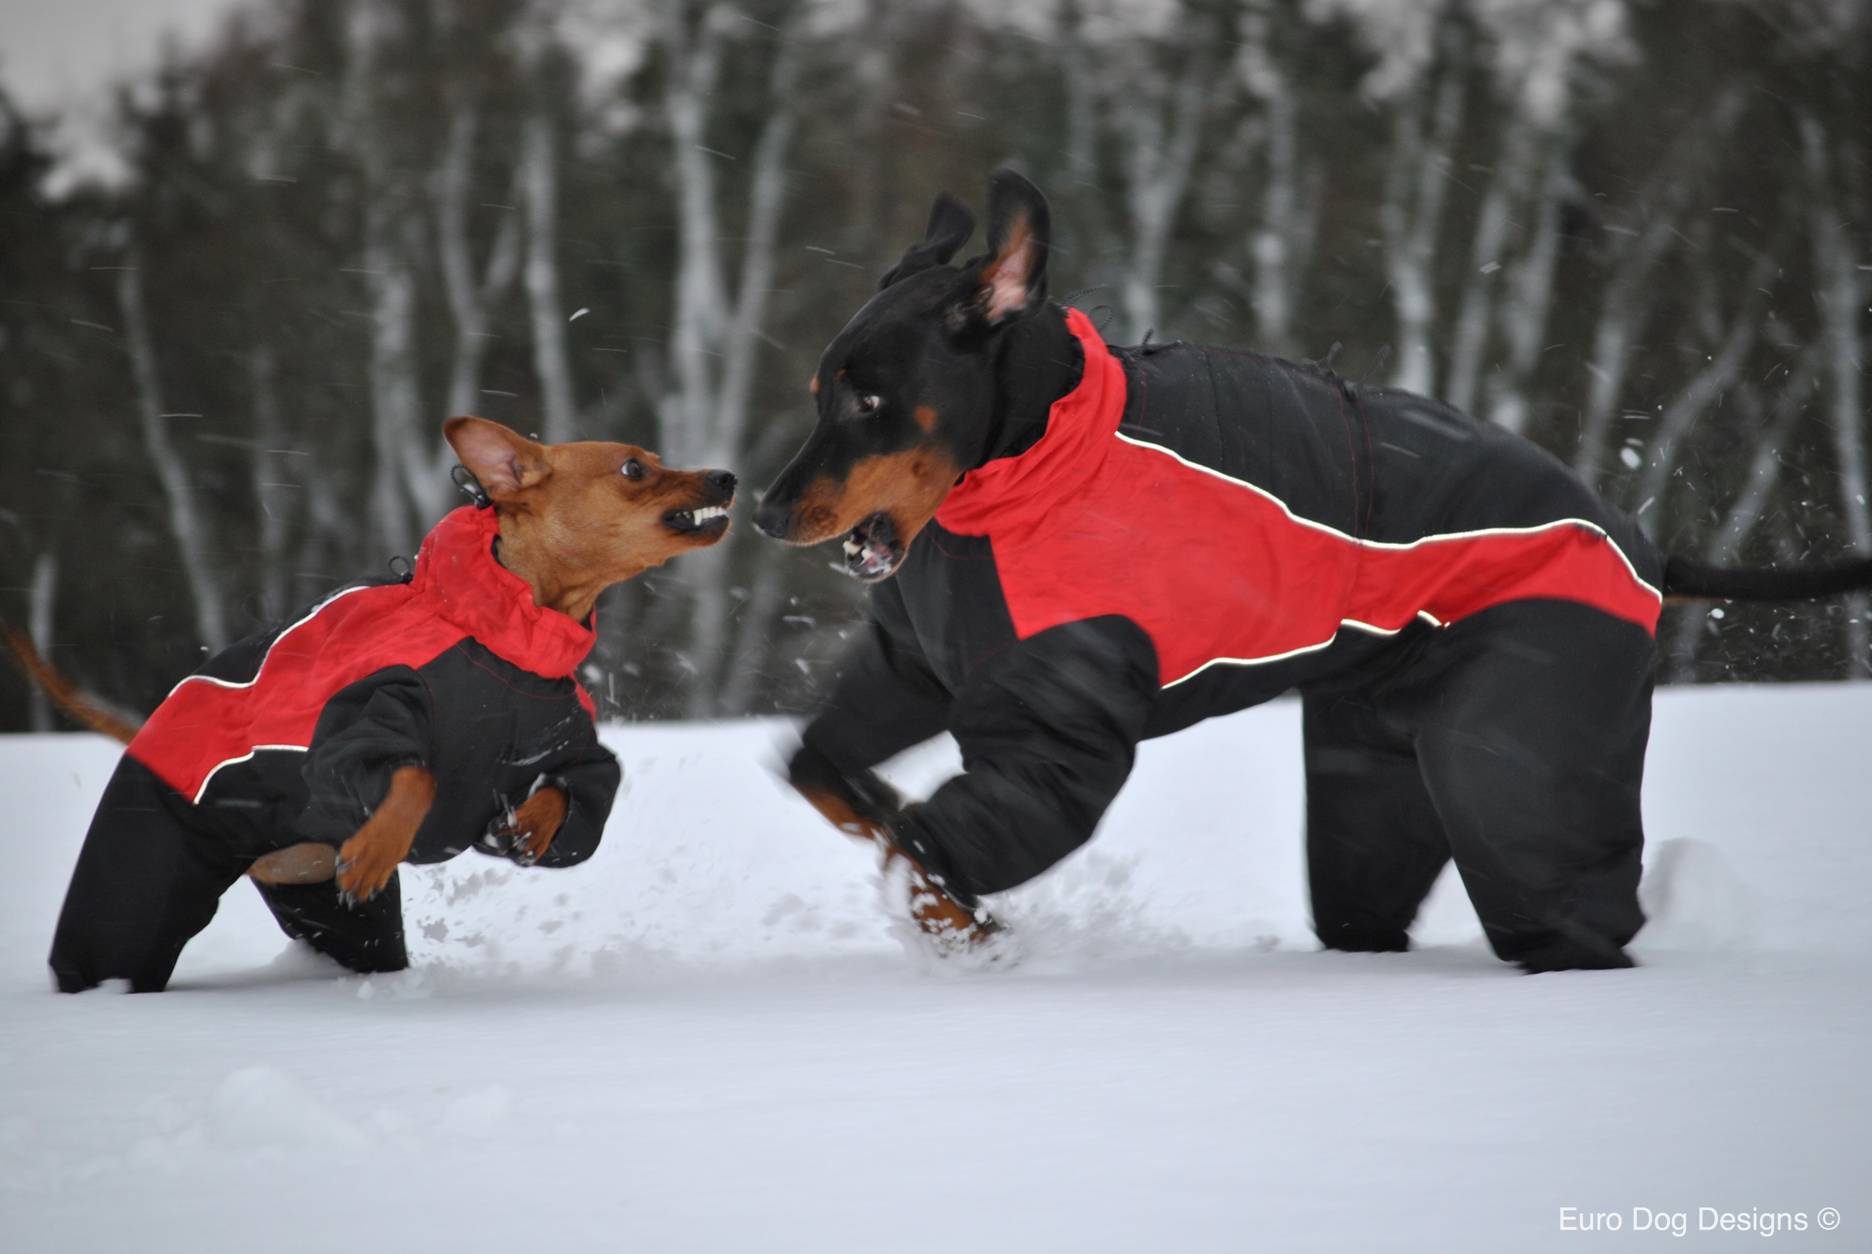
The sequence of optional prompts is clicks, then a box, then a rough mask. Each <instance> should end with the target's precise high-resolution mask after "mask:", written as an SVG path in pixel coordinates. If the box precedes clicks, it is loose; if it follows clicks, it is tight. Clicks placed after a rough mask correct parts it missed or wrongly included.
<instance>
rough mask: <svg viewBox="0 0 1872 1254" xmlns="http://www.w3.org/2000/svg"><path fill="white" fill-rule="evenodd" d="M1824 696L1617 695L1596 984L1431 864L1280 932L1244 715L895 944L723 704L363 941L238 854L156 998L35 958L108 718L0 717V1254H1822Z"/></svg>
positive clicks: (1857, 928) (1286, 871) (1868, 848)
mask: <svg viewBox="0 0 1872 1254" xmlns="http://www.w3.org/2000/svg"><path fill="white" fill-rule="evenodd" d="M1869 724H1872V685H1850V686H1848V685H1842V686H1825V687H1807V688H1775V689H1767V688H1759V689H1750V688H1725V689H1721V690H1699V691H1688V692H1683V691H1677V692H1671V693H1668V694H1666V695H1665V696H1664V697H1662V698H1661V699H1660V701H1659V706H1658V717H1657V726H1656V732H1655V734H1654V737H1653V751H1652V764H1651V785H1650V787H1649V789H1648V793H1647V801H1648V815H1649V824H1650V830H1651V837H1652V853H1653V857H1652V862H1653V866H1654V869H1655V868H1657V867H1664V868H1666V874H1663V875H1658V876H1654V877H1653V882H1652V884H1651V885H1650V886H1649V888H1648V891H1649V892H1650V893H1651V895H1652V900H1653V903H1654V905H1656V906H1658V907H1659V917H1658V919H1657V921H1656V922H1655V923H1654V925H1653V926H1652V927H1651V928H1650V929H1648V930H1647V931H1646V932H1645V934H1644V935H1643V936H1642V937H1641V938H1640V943H1639V945H1638V946H1637V952H1638V954H1639V956H1640V958H1641V959H1642V960H1643V962H1644V964H1645V965H1643V966H1642V967H1640V968H1639V969H1638V970H1635V971H1629V972H1607V973H1575V974H1566V975H1553V976H1539V977H1525V976H1520V975H1516V974H1514V973H1513V972H1512V971H1511V970H1509V969H1508V968H1506V967H1504V966H1502V965H1501V964H1499V963H1497V962H1496V961H1495V960H1494V959H1493V958H1492V957H1490V956H1489V955H1488V953H1487V951H1486V950H1485V949H1484V948H1483V947H1482V945H1481V943H1480V941H1479V938H1478V935H1477V929H1476V926H1475V923H1474V921H1473V917H1472V916H1471V915H1470V914H1469V913H1468V910H1467V906H1466V903H1465V902H1464V901H1463V899H1462V897H1461V895H1460V892H1459V891H1457V890H1456V889H1455V887H1454V886H1453V885H1452V884H1451V883H1449V882H1447V881H1446V882H1445V883H1444V884H1442V885H1440V886H1439V888H1438V892H1437V894H1436V896H1435V897H1434V898H1433V900H1432V903H1431V905H1430V907H1429V909H1428V912H1427V917H1426V919H1425V920H1424V923H1423V925H1422V926H1421V928H1420V936H1421V938H1422V939H1423V941H1424V942H1425V944H1424V946H1423V947H1422V948H1421V949H1419V950H1418V951H1417V952H1415V953H1412V954H1409V955H1386V956H1349V955H1330V954H1321V953H1317V952H1314V951H1313V947H1312V945H1311V942H1310V940H1309V937H1308V934H1307V931H1306V916H1305V903H1304V897H1303V893H1302V872H1301V861H1300V852H1301V846H1300V835H1299V833H1300V821H1301V797H1300V792H1299V760H1298V736H1297V733H1298V716H1297V709H1296V708H1295V707H1294V706H1292V705H1291V704H1285V703H1282V704H1276V705H1274V706H1270V707H1266V708H1263V709H1260V710H1256V711H1251V712H1249V713H1247V714H1245V715H1240V716H1236V717H1234V718H1229V719H1222V720H1215V721H1212V722H1210V723H1208V724H1205V725H1203V726H1201V727H1199V728H1196V729H1193V730H1192V731H1190V732H1186V733H1183V734H1181V735H1179V736H1176V737H1173V738H1170V739H1167V740H1163V741H1157V742H1153V743H1151V744H1148V745H1146V746H1145V747H1144V749H1143V752H1142V754H1141V755H1140V761H1139V766H1138V770H1137V774H1136V777H1135V778H1134V779H1133V780H1132V782H1131V785H1130V786H1129V787H1128V788H1127V790H1126V792H1125V793H1124V795H1123V796H1122V797H1121V798H1120V801H1119V803H1118V805H1117V807H1116V808H1115V809H1114V811H1113V813H1112V814H1111V816H1110V817H1109V819H1108V821H1107V824H1106V827H1105V830H1104V831H1103V833H1102V835H1101V836H1100V838H1099V839H1098V840H1097V841H1095V842H1094V843H1093V845H1092V846H1091V847H1090V848H1088V849H1087V850H1086V851H1084V852H1082V853H1081V854H1080V855H1078V856H1076V857H1075V858H1074V859H1072V860H1071V861H1070V862H1069V863H1068V864H1066V865H1065V866H1063V867H1062V868H1060V869H1059V870H1058V871H1057V872H1056V873H1055V874H1053V875H1051V876H1049V877H1046V878H1044V879H1043V880H1042V881H1040V882H1039V883H1037V884H1035V885H1033V886H1031V887H1030V888H1029V889H1028V890H1025V891H1023V892H1020V893H1018V894H1015V895H1013V896H1012V898H1011V899H1010V900H1008V901H1006V902H1004V903H1002V906H1001V913H1002V914H1003V916H1004V917H1005V918H1006V919H1007V920H1008V921H1009V922H1010V923H1011V924H1012V925H1013V926H1014V927H1015V928H1017V929H1018V936H1019V940H1020V943H1021V945H1022V951H1023V955H1024V956H1023V960H1022V961H1021V962H1020V963H1019V964H1018V965H1016V966H1014V967H1013V968H1012V969H1005V970H994V971H959V970H955V969H953V968H948V967H942V966H938V965H935V964H933V963H931V962H930V961H927V960H919V959H917V958H915V957H913V956H912V955H910V954H908V953H906V952H905V950H904V949H903V948H902V946H901V945H900V944H899V943H898V941H897V939H896V938H895V936H894V934H893V931H892V928H891V927H890V925H889V923H888V922H887V919H886V916H885V915H884V912H883V911H882V909H881V908H880V903H879V898H878V886H877V878H876V874H875V871H874V869H873V867H872V864H871V861H870V859H868V858H867V857H865V856H864V853H863V851H862V850H861V849H860V847H858V846H855V845H853V844H851V843H850V842H848V841H846V840H845V839H843V838H841V837H840V836H838V835H837V834H836V833H834V832H833V831H831V830H830V829H829V828H828V827H826V826H825V825H824V824H823V823H821V822H820V821H819V820H818V819H817V818H816V816H814V815H813V814H812V813H811V812H810V811H809V810H807V808H806V807H805V806H804V805H802V804H800V803H798V802H796V801H794V800H793V799H791V798H790V796H789V795H787V794H786V793H785V791H784V790H783V789H782V788H781V786H780V785H778V783H777V782H776V781H775V780H774V778H773V775H772V771H771V765H772V763H773V762H774V761H776V760H777V758H778V755H779V753H780V751H781V746H782V744H783V741H784V734H785V732H784V728H783V727H781V726H780V725H778V724H774V723H758V722H756V723H737V724H721V725H690V726H634V727H619V728H614V729H612V730H611V731H610V732H609V734H608V739H609V741H610V743H612V745H613V746H614V747H615V748H616V749H617V750H618V752H619V754H620V756H621V758H622V759H623V761H624V763H625V768H626V773H627V782H626V789H627V791H626V795H625V796H624V797H622V798H621V800H620V802H619V805H618V810H617V814H616V816H615V817H614V819H613V822H612V825H611V829H610V831H609V833H608V835H607V839H606V844H605V847H604V849H603V850H602V852H601V853H600V854H599V856H598V858H597V859H596V860H595V861H594V862H593V863H592V864H590V865H588V866H586V867H582V868H577V869H573V870H568V871H559V872H553V871H540V870H529V871H522V870H518V869H515V868H512V867H510V866H508V865H507V864H505V863H499V862H495V861H491V860H487V859H482V858H479V857H477V856H476V855H474V854H468V855H464V856H463V857H462V858H460V859H458V860H457V861H456V862H454V863H452V864H450V865H449V866H447V867H444V868H435V869H431V870H418V871H415V872H414V873H411V872H410V871H408V870H407V869H406V872H405V874H406V877H407V882H406V885H405V893H406V903H407V917H408V919H409V924H410V932H411V937H412V947H413V949H414V950H415V953H416V966H415V967H414V968H413V969H412V970H410V971H408V972H404V973H401V974H398V975H395V976H379V977H374V978H363V977H353V976H347V975H343V974H340V973H337V972H335V970H334V969H332V968H328V967H326V966H325V965H324V964H323V962H322V960H319V959H316V958H314V957H312V956H310V955H308V954H305V953H303V952H300V951H296V950H293V949H290V948H288V947H287V946H286V944H285V942H284V941H283V939H282V938H281V937H280V936H279V934H278V933H277V931H275V930H274V929H273V926H272V924H271V922H270V920H269V919H268V918H267V917H266V916H265V914H264V913H263V911H262V910H261V909H260V907H259V904H258V901H257V898H255V896H254V895H253V894H252V893H251V892H249V891H247V890H246V889H245V888H244V886H237V888H236V889H235V891H234V892H233V893H231V894H230V895H229V897H228V898H227V900H226V901H225V902H224V904H223V908H222V913H221V916H220V917H219V918H218V919H217V920H216V921H215V923H214V924H213V925H212V926H211V927H210V928H209V929H208V931H207V932H205V933H204V934H203V935H202V936H201V937H200V938H198V939H197V941H196V942H195V943H194V944H193V945H192V946H191V947H190V949H189V951H188V952H187V953H186V954H185V955H184V957H183V961H182V965H181V968H180V970H179V971H178V975H177V980H176V984H175V987H174V988H173V989H172V990H171V991H170V992H169V993H167V994H164V995H162V996H154V997H124V996H118V995H115V994H114V993H110V992H99V993H93V994H89V995H86V996H82V997H75V998H73V997H59V996H55V995H53V994H52V993H50V992H49V991H47V989H48V986H47V981H46V976H45V972H44V966H43V959H44V953H45V949H46V945H47V942H48V939H49V936H50V932H51V928H52V922H53V919H54V916H55V914H56V912H57V909H58V905H59V901H60V897H61V894H62V892H63V888H64V881H65V877H66V875H67V874H68V872H69V869H70V863H71V860H72V857H73V854H74V851H75V849H76V846H77V843H78V840H79V838H80V836H81V834H82V831H83V828H84V826H85V823H86V821H87V819H88V818H89V814H90V810H91V807H92V805H93V803H94V802H95V800H96V797H97V794H98V791H99V789H100V787H101V786H102V783H103V781H104V779H105V777H106V775H107V773H108V772H109V770H110V767H111V765H112V763H113V761H114V757H115V754H114V750H113V747H112V746H110V745H107V744H105V743H104V742H102V741H99V740H96V739H94V738H90V737H78V736H64V737H12V738H0V784H3V785H4V788H5V795H6V796H7V797H8V798H9V799H10V801H11V804H10V817H11V820H12V822H11V830H10V832H9V837H10V839H9V841H8V844H7V849H8V854H9V869H10V872H11V873H10V874H9V875H8V876H7V877H6V879H5V880H4V883H3V884H0V955H3V957H0V1067H3V1068H4V1072H3V1074H4V1075H5V1077H6V1079H5V1081H4V1086H3V1087H0V1249H5V1250H9V1251H11V1250H19V1251H45V1250H93V1249H118V1248H136V1249H138V1250H145V1251H161V1250H169V1249H177V1250H191V1251H197V1250H199V1251H217V1250H229V1251H233V1250H239V1251H252V1250H257V1249H265V1250H270V1251H272V1250H277V1251H299V1250H304V1251H321V1252H323V1251H329V1250H331V1249H333V1248H368V1249H405V1250H449V1251H456V1250H461V1251H471V1250H482V1249H506V1250H515V1249H552V1250H607V1251H609V1250H624V1249H629V1250H675V1249H681V1250H692V1251H707V1250H750V1249H769V1250H792V1249H817V1250H846V1249H864V1250H892V1251H897V1250H909V1251H915V1250H945V1251H948V1250H953V1249H956V1248H963V1249H969V1250H983V1251H994V1250H1021V1251H1047V1250H1064V1249H1073V1250H1088V1251H1090V1250H1127V1251H1129V1250H1136V1249H1140V1248H1157V1249H1163V1250H1174V1251H1198V1250H1249V1249H1256V1250H1259V1249H1266V1250H1283V1251H1284V1250H1319V1251H1335V1252H1342V1251H1351V1250H1357V1251H1385V1250H1397V1251H1422V1250H1428V1249H1435V1250H1438V1251H1470V1250H1473V1251H1488V1252H1490V1254H1499V1252H1500V1251H1504V1250H1512V1251H1516V1252H1517V1254H1522V1252H1527V1251H1545V1250H1555V1251H1564V1250H1574V1249H1587V1248H1590V1249H1595V1250H1618V1249H1626V1248H1656V1247H1657V1246H1658V1244H1659V1242H1660V1240H1661V1238H1660V1236H1659V1234H1658V1233H1657V1232H1654V1231H1653V1232H1633V1231H1632V1230H1631V1229H1632V1227H1633V1224H1634V1221H1635V1216H1636V1212H1635V1211H1634V1208H1635V1207H1643V1208H1648V1209H1649V1210H1651V1211H1660V1212H1665V1213H1667V1214H1670V1213H1682V1214H1684V1215H1685V1216H1686V1220H1687V1230H1688V1233H1689V1234H1690V1237H1691V1238H1692V1239H1690V1240H1687V1241H1685V1242H1684V1243H1683V1248H1690V1249H1696V1250H1722V1249H1738V1250H1741V1249H1759V1248H1761V1242H1762V1237H1761V1236H1760V1235H1758V1234H1757V1233H1753V1232H1746V1231H1729V1232H1724V1231H1720V1230H1717V1231H1707V1232H1705V1231H1699V1224H1700V1222H1701V1221H1702V1218H1703V1216H1702V1215H1701V1214H1700V1212H1699V1209H1698V1208H1700V1207H1709V1208H1711V1210H1710V1212H1709V1213H1710V1215H1711V1217H1712V1218H1711V1220H1710V1222H1711V1223H1719V1222H1720V1215H1721V1214H1722V1213H1724V1212H1728V1213H1731V1214H1740V1215H1743V1216H1744V1217H1747V1216H1748V1215H1754V1214H1758V1213H1759V1212H1777V1213H1778V1212H1793V1213H1799V1214H1801V1215H1802V1216H1803V1217H1805V1219H1806V1221H1807V1227H1806V1229H1805V1230H1803V1231H1794V1232H1782V1233H1780V1234H1779V1235H1778V1236H1777V1238H1776V1240H1775V1242H1774V1248H1777V1249H1783V1248H1786V1249H1796V1250H1832V1249H1841V1250H1844V1249H1864V1248H1866V1247H1867V1246H1866V1243H1867V1241H1868V1236H1867V1233H1868V1232H1872V1208H1868V1207H1867V1205H1866V1203H1865V1202H1864V1200H1863V1199H1864V1196H1865V1193H1864V1182H1865V1179H1866V1167H1867V1155H1866V1151H1865V1148H1864V1145H1865V1142H1864V1129H1865V1128H1866V1127H1867V1125H1868V1122H1872V1086H1868V1084H1867V1083H1866V1080H1865V1066H1864V1058H1865V1050H1866V1040H1867V1039H1868V1037H1869V1036H1872V978H1869V977H1868V975H1867V971H1866V965H1865V959H1864V956H1865V954H1866V952H1867V950H1868V944H1869V942H1872V911H1868V910H1867V909H1866V905H1865V902H1866V887H1865V886H1866V885H1867V884H1868V883H1872V841H1868V839H1867V836H1868V832H1867V830H1866V813H1867V807H1866V800H1867V794H1868V786H1867V775H1866V770H1865V735H1864V733H1865V729H1866V728H1867V726H1868V725H1869ZM952 753H953V750H952V749H949V748H948V747H946V746H936V747H934V748H932V749H929V750H926V751H924V752H922V753H921V754H919V755H917V756H915V757H913V759H911V760H909V761H907V762H904V763H902V764H900V766H899V768H898V770H897V772H896V774H897V776H898V778H899V780H900V782H904V783H906V784H909V785H911V786H917V787H922V786H926V785H927V784H928V782H930V781H931V780H933V779H935V778H937V777H938V776H939V775H940V774H941V773H942V772H943V771H945V770H946V769H949V767H950V765H951V762H952ZM1665 889H1667V891H1664V890H1665ZM1827 1206H1831V1207H1836V1208H1838V1209H1839V1210H1840V1212H1841V1224H1840V1228H1839V1230H1838V1231H1836V1232H1823V1231H1821V1230H1819V1228H1818V1226H1817V1223H1818V1215H1819V1212H1820V1209H1821V1208H1823V1207H1827ZM1565 1207H1572V1208H1574V1210H1575V1213H1576V1215H1578V1216H1588V1217H1589V1216H1591V1215H1594V1214H1598V1213H1602V1212H1609V1213H1611V1214H1612V1215H1614V1216H1616V1217H1618V1218H1619V1219H1620V1221H1621V1223H1622V1224H1623V1228H1622V1230H1620V1231H1616V1232H1605V1231H1598V1232H1588V1233H1581V1232H1578V1231H1563V1230H1562V1227H1561V1224H1562V1208H1565ZM1572 1222H1573V1223H1574V1225H1575V1226H1579V1225H1580V1224H1582V1223H1585V1222H1588V1220H1586V1219H1580V1218H1575V1219H1574V1220H1573V1221H1572ZM1757 1226H1759V1225H1757ZM1662 1240H1664V1241H1665V1242H1666V1243H1668V1240H1669V1238H1662Z"/></svg>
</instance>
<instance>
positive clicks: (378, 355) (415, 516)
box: [341, 5, 430, 550]
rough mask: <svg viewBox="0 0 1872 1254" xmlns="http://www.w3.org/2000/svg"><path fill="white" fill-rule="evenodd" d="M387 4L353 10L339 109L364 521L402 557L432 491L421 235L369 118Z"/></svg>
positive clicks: (420, 525)
mask: <svg viewBox="0 0 1872 1254" xmlns="http://www.w3.org/2000/svg"><path fill="white" fill-rule="evenodd" d="M391 12H392V11H391V9H390V8H389V6H381V7H380V6H376V5H359V6H357V7H356V8H354V9H352V10H351V12H350V20H349V24H348V27H347V30H346V45H345V47H346V65H345V81H344V84H343V89H342V101H341V109H342V112H343V115H344V119H345V123H344V130H345V133H346V137H347V139H348V142H349V143H350V144H352V145H353V146H354V148H355V151H356V153H357V159H358V163H359V166H360V169H361V172H362V175H363V179H362V182H363V187H362V196H363V200H364V258H363V261H364V264H363V267H362V269H363V270H364V277H365V282H366V286H367V288H368V290H369V293H370V312H371V342H370V400H371V446H372V453H373V465H372V468H371V490H370V507H369V512H370V518H371V523H372V525H373V527H374V528H375V530H376V533H377V535H376V538H377V543H378V544H379V545H381V546H384V547H387V548H390V549H393V550H394V549H404V548H407V547H408V546H410V545H411V544H413V543H414V541H415V539H416V538H417V537H418V536H420V535H421V534H422V531H423V527H424V523H425V520H426V514H427V511H426V510H425V509H424V508H423V503H424V501H425V499H426V498H427V497H428V495H429V492H430V485H429V483H428V479H429V475H428V469H429V467H428V465H427V464H426V463H427V462H428V460H429V459H428V458H427V457H426V456H425V455H424V452H423V450H424V448H425V447H426V444H427V442H426V441H423V440H421V439H420V438H419V437H418V436H417V434H416V433H417V430H418V426H419V423H420V422H421V414H422V395H421V385H420V382H419V380H418V378H417V367H416V349H415V326H414V323H415V316H416V278H415V274H414V273H413V271H412V269H411V267H412V266H413V265H414V263H415V258H416V256H417V255H418V253H419V251H420V248H421V239H420V233H419V231H418V230H417V227H416V223H415V222H414V221H413V220H412V215H411V213H410V211H409V210H408V208H407V207H405V206H399V205H398V203H397V202H398V201H399V200H401V199H402V193H403V190H404V189H403V188H401V187H399V186H397V185H396V183H395V181H394V180H393V179H392V177H391V172H390V160H389V156H388V154H387V153H386V152H385V150H384V141H383V137H382V132H381V130H380V128H381V126H382V124H383V122H382V119H381V118H379V117H377V116H375V113H374V110H373V104H374V101H373V94H374V91H375V83H376V80H377V77H378V75H379V74H381V73H382V72H384V68H383V66H382V65H381V64H380V58H379V57H378V55H377V44H378V42H379V40H380V39H381V37H382V31H381V26H380V24H382V23H387V22H388V21H390V20H392V18H391V16H389V15H390V14H391Z"/></svg>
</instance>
